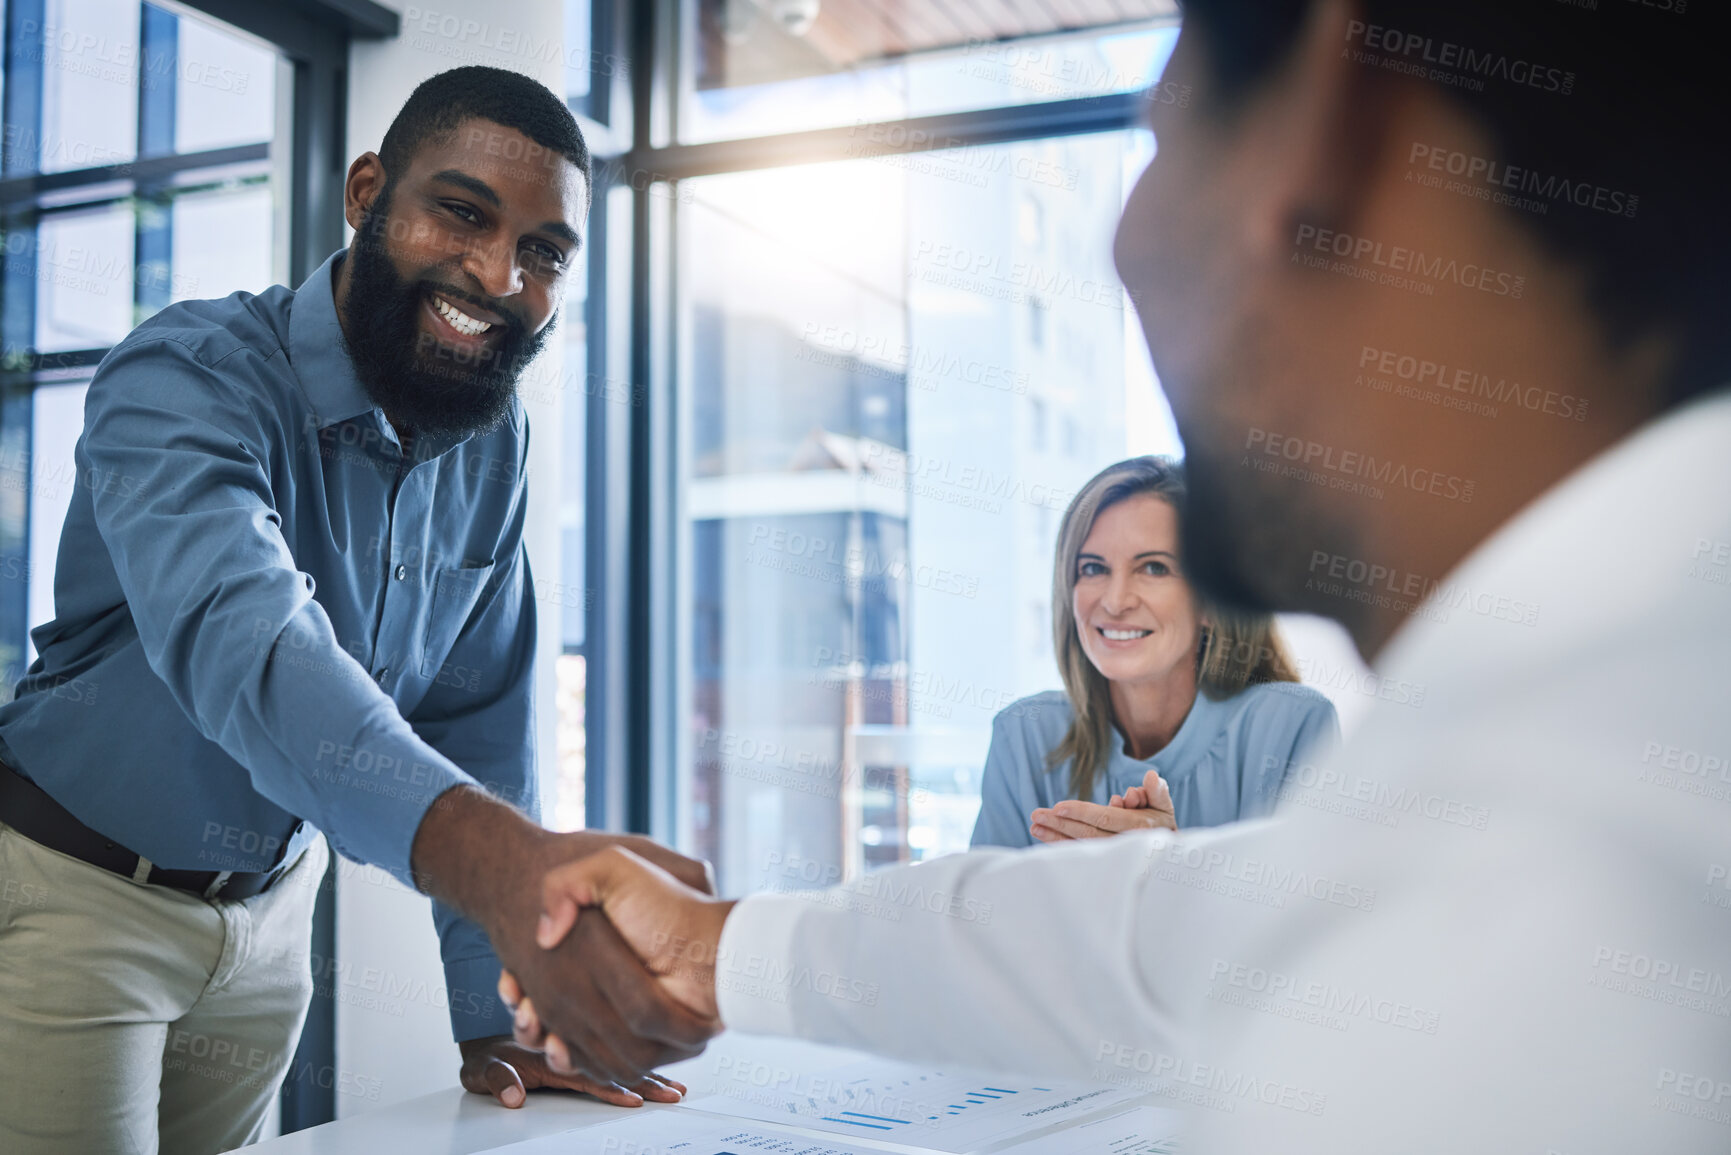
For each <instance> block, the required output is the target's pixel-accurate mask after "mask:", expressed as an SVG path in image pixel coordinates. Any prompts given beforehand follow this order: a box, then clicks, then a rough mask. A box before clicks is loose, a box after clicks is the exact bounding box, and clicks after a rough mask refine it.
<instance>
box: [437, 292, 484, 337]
mask: <svg viewBox="0 0 1731 1155" xmlns="http://www.w3.org/2000/svg"><path fill="white" fill-rule="evenodd" d="M433 307H434V308H436V309H438V310H439V316H441V317H443V318H445V323H446V324H448V325H450V326H451V328H453V329H455V330H456V331H457V332H459V333H461V334H463V336H465V337H479V336H480V335H481V334H482V333H485V332H486V331H487V330H488V329H491V328H492V327H493V326H491V325H489V324H487V322H485V321H477V320H475V318H473V317H471V316H469V314H467V313H465V312H463V310H461V309H459V308H457V306H455V305H453V304H451V303H450V302H449V301H447V300H445V299H444V298H443V297H434V298H433Z"/></svg>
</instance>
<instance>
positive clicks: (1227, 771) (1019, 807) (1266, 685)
mask: <svg viewBox="0 0 1731 1155" xmlns="http://www.w3.org/2000/svg"><path fill="white" fill-rule="evenodd" d="M1075 717H1076V712H1075V711H1074V710H1073V709H1072V708H1071V706H1070V699H1069V697H1068V696H1066V695H1065V694H1064V692H1063V691H1061V690H1049V691H1047V692H1046V693H1044V694H1035V695H1034V696H1032V697H1029V698H1023V699H1022V700H1021V701H1019V702H1015V703H1012V704H1011V705H1010V706H1009V707H1007V708H1006V709H1004V710H1002V711H1001V712H999V714H998V716H997V717H996V718H994V719H993V720H992V745H991V748H990V749H989V750H988V751H987V753H986V769H985V775H984V778H983V779H982V781H981V784H980V814H979V818H978V819H977V820H976V821H975V823H974V837H973V845H975V846H1032V845H1034V836H1033V834H1031V833H1030V832H1029V830H1028V825H1029V821H1030V819H1031V818H1032V816H1033V813H1034V811H1035V810H1036V809H1037V808H1039V807H1044V806H1056V805H1057V804H1058V803H1059V802H1062V801H1063V800H1064V799H1066V798H1069V797H1071V796H1072V795H1071V794H1070V771H1071V769H1072V761H1073V760H1072V759H1069V758H1066V759H1064V760H1063V761H1062V762H1060V763H1059V764H1058V765H1056V766H1048V765H1047V763H1046V759H1047V756H1048V755H1049V754H1050V753H1051V752H1052V751H1053V750H1054V749H1056V748H1057V746H1058V744H1059V743H1060V742H1062V741H1063V740H1064V735H1065V734H1066V733H1068V732H1069V729H1070V723H1071V722H1072V721H1074V720H1075ZM1339 741H1340V724H1339V722H1338V721H1337V720H1336V719H1335V715H1334V706H1333V704H1332V703H1330V702H1329V700H1328V699H1327V698H1325V697H1323V695H1322V694H1320V693H1318V692H1317V691H1316V690H1313V689H1311V688H1310V687H1309V686H1301V685H1298V684H1297V683H1295V682H1261V683H1258V684H1256V685H1254V686H1246V687H1245V688H1244V689H1243V690H1241V691H1239V692H1238V693H1236V694H1234V695H1232V697H1230V698H1221V699H1218V700H1217V699H1214V698H1210V697H1209V696H1208V695H1207V694H1203V693H1200V692H1199V693H1198V694H1197V695H1196V701H1195V703H1194V704H1193V705H1192V706H1191V707H1190V712H1189V713H1188V714H1186V715H1185V717H1184V721H1183V723H1182V724H1181V725H1180V726H1179V727H1178V733H1176V734H1174V735H1173V736H1172V741H1171V742H1169V743H1167V744H1166V746H1165V747H1164V748H1163V749H1161V750H1160V751H1159V752H1158V753H1156V754H1155V755H1154V756H1153V757H1151V758H1132V757H1130V755H1129V754H1127V753H1125V752H1124V735H1123V734H1121V733H1119V731H1118V728H1117V727H1116V726H1113V727H1112V728H1111V748H1110V750H1109V752H1108V755H1107V760H1106V764H1105V765H1104V766H1102V767H1101V768H1100V771H1099V773H1097V774H1096V775H1095V777H1094V792H1093V794H1092V795H1090V796H1089V798H1088V801H1090V802H1094V803H1098V804H1099V805H1102V806H1104V805H1105V804H1106V803H1107V801H1109V800H1110V799H1111V797H1112V795H1114V794H1122V793H1124V792H1125V791H1126V790H1128V789H1129V788H1130V787H1132V786H1140V785H1142V779H1143V777H1144V776H1145V775H1146V774H1147V773H1148V771H1150V770H1158V771H1160V777H1162V778H1164V779H1165V780H1166V785H1167V786H1168V787H1169V788H1170V789H1171V791H1172V811H1173V816H1174V818H1175V819H1176V820H1177V822H1178V828H1179V829H1180V830H1187V829H1189V828H1190V827H1192V826H1221V825H1224V824H1225V823H1228V822H1237V821H1239V820H1241V819H1245V818H1262V817H1264V816H1266V815H1268V814H1270V813H1272V812H1273V810H1274V807H1275V804H1276V803H1277V802H1278V801H1279V799H1280V790H1281V786H1282V784H1283V783H1284V782H1285V780H1286V774H1287V770H1288V769H1289V768H1290V767H1291V766H1293V765H1294V764H1296V763H1299V762H1301V761H1302V760H1303V759H1304V758H1305V757H1306V755H1307V753H1308V754H1312V755H1313V754H1315V753H1316V752H1317V750H1318V749H1319V748H1320V747H1322V746H1323V745H1324V744H1333V743H1338V742H1339Z"/></svg>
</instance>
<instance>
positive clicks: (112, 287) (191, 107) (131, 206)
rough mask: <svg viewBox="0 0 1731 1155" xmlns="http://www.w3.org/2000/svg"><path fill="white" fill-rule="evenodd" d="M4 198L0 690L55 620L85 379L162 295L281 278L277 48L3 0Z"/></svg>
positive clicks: (61, 4)
mask: <svg viewBox="0 0 1731 1155" xmlns="http://www.w3.org/2000/svg"><path fill="white" fill-rule="evenodd" d="M6 26H7V39H6V45H5V64H6V69H5V78H4V79H5V87H4V102H5V123H6V133H5V141H4V147H5V155H4V175H5V177H6V178H7V180H6V182H5V185H4V189H5V196H4V203H3V204H0V237H3V246H0V261H3V271H0V328H3V330H4V339H5V357H4V364H3V365H0V374H3V378H4V382H3V390H4V398H5V400H4V409H3V411H0V693H3V694H5V695H8V696H9V695H10V694H11V692H12V687H13V686H14V685H15V684H16V681H17V679H18V677H19V675H20V674H21V673H22V672H23V669H24V667H25V665H27V664H28V662H29V661H30V660H31V659H32V658H33V657H34V650H33V648H32V647H31V645H30V643H29V640H28V636H27V631H28V629H30V628H33V627H34V626H37V625H40V624H42V623H43V622H45V621H47V620H48V619H49V618H50V617H52V615H53V606H54V602H53V584H54V566H55V553H56V546H57V543H58V540H59V535H60V526H61V522H62V521H63V520H64V519H65V515H66V510H67V507H68V505H69V504H70V502H71V499H72V495H73V492H74V491H75V488H76V486H77V485H78V472H77V468H76V465H75V462H74V459H73V446H74V443H75V442H76V441H77V438H78V435H79V433H80V431H81V430H82V428H83V397H84V388H85V385H86V383H87V382H88V380H89V375H90V371H91V369H92V368H94V366H95V365H96V363H97V362H98V361H99V360H100V359H101V357H102V354H103V353H104V352H106V351H107V349H108V348H109V347H110V346H112V345H113V344H115V343H116V342H117V341H119V340H120V339H121V338H122V337H124V336H125V335H126V334H127V332H129V331H130V330H131V329H132V328H133V327H134V326H135V325H137V324H138V323H139V322H140V321H143V320H144V319H146V318H147V317H149V316H150V315H152V314H153V313H155V312H156V311H157V310H158V309H161V308H162V307H163V306H165V305H167V304H169V303H170V302H173V301H178V300H184V299H187V298H195V297H221V296H226V295H227V294H228V293H230V292H233V291H234V290H236V289H246V290H251V291H255V292H256V291H262V290H263V289H265V288H268V287H269V286H270V285H271V284H273V283H275V282H277V281H280V280H283V279H284V278H285V277H286V275H287V269H286V268H279V267H277V266H278V264H279V262H280V257H279V254H280V253H283V252H285V251H286V246H285V245H284V244H283V243H281V242H282V241H283V240H284V238H283V237H282V236H281V233H282V231H283V228H284V226H285V222H286V213H285V212H284V211H283V208H284V206H283V190H282V189H281V188H279V187H278V184H277V181H276V179H275V178H274V177H273V170H272V166H271V149H272V147H273V145H274V143H275V141H276V138H277V136H278V132H279V130H278V125H277V123H276V117H277V115H278V111H277V110H278V102H277V91H276V85H277V70H278V63H279V62H278V57H277V54H276V53H275V52H274V51H273V50H271V49H270V48H267V47H266V46H264V45H262V44H261V43H259V42H257V41H254V40H252V39H250V38H248V37H246V36H244V35H242V34H240V33H237V32H235V31H233V30H232V29H229V28H226V27H222V26H220V25H218V24H216V23H214V22H210V21H206V20H203V19H199V18H194V17H189V16H185V15H182V14H180V13H179V12H174V11H169V10H168V9H166V8H160V7H157V6H155V5H153V4H148V3H141V2H140V0H76V2H75V0H39V2H38V3H35V4H33V5H32V4H19V3H14V4H12V5H11V6H10V9H9V11H8V14H7V20H6Z"/></svg>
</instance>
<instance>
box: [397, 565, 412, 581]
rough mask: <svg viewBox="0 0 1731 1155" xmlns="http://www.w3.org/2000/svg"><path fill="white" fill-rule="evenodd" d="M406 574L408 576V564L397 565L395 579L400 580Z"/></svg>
mask: <svg viewBox="0 0 1731 1155" xmlns="http://www.w3.org/2000/svg"><path fill="white" fill-rule="evenodd" d="M408 576H409V567H408V566H406V565H400V566H398V567H397V580H398V581H402V580H403V579H404V578H406V577H408Z"/></svg>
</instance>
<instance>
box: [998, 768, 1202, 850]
mask: <svg viewBox="0 0 1731 1155" xmlns="http://www.w3.org/2000/svg"><path fill="white" fill-rule="evenodd" d="M1177 829H1178V819H1177V817H1176V816H1175V815H1174V813H1173V809H1172V791H1171V790H1170V789H1169V788H1168V787H1167V785H1166V780H1165V779H1164V778H1162V777H1160V772H1159V771H1158V770H1150V771H1148V773H1147V775H1146V776H1145V777H1144V778H1143V779H1142V785H1140V786H1132V787H1130V789H1128V790H1126V791H1125V792H1124V793H1122V794H1114V795H1112V798H1111V800H1110V801H1109V802H1107V803H1106V805H1104V806H1101V805H1100V804H1099V803H1097V802H1084V801H1082V800H1081V799H1080V798H1066V799H1065V800H1064V801H1062V802H1059V803H1058V804H1057V805H1055V806H1042V807H1040V808H1039V809H1037V810H1035V811H1034V813H1033V814H1032V815H1031V816H1030V825H1029V827H1028V830H1029V832H1030V833H1031V834H1033V836H1034V837H1035V838H1037V839H1039V840H1040V841H1041V842H1070V841H1073V840H1075V839H1078V838H1106V837H1108V836H1110V835H1113V834H1122V833H1124V832H1125V831H1126V830H1177Z"/></svg>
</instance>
